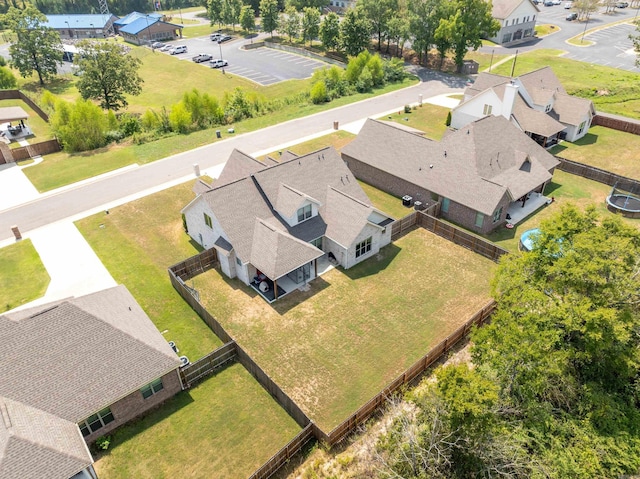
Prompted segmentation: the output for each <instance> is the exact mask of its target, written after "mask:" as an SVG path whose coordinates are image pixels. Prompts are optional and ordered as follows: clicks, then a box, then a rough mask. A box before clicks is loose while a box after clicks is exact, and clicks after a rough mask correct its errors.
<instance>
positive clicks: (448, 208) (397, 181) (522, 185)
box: [342, 116, 559, 233]
mask: <svg viewBox="0 0 640 479" xmlns="http://www.w3.org/2000/svg"><path fill="white" fill-rule="evenodd" d="M342 156H343V158H344V159H345V161H346V163H347V165H348V166H349V168H350V169H351V170H352V171H353V173H354V174H355V175H356V176H357V177H358V179H360V180H362V181H365V182H367V183H369V184H371V185H373V186H376V187H378V188H380V189H382V190H384V191H387V192H389V193H391V194H394V195H396V196H398V197H402V196H404V195H409V196H412V197H413V199H415V200H420V201H421V202H422V203H423V204H433V203H434V202H440V215H441V216H442V217H444V218H445V219H448V220H450V221H453V222H455V223H458V224H460V225H462V226H464V227H465V228H467V229H470V230H472V231H476V232H479V233H488V232H490V231H492V230H494V229H496V228H498V227H499V226H502V225H504V223H505V222H506V221H507V219H508V218H507V215H508V214H510V211H517V209H518V208H521V207H524V205H525V203H526V202H527V198H528V197H529V196H531V195H532V194H534V195H535V196H536V198H540V199H542V198H543V197H540V196H539V195H538V194H537V193H540V194H542V193H543V192H544V188H545V186H546V185H547V184H548V183H549V182H550V181H551V179H552V177H553V170H554V168H555V167H556V166H557V165H558V164H559V162H558V160H556V159H555V158H554V157H553V156H552V155H551V154H549V153H548V152H547V151H546V150H545V149H544V148H542V147H541V146H540V145H538V144H537V143H536V142H534V141H533V140H531V138H529V137H528V136H526V135H524V134H522V132H521V131H520V130H518V129H517V128H516V127H515V126H513V125H512V124H511V123H510V122H509V121H507V120H506V119H505V118H503V117H502V116H488V117H485V118H483V119H481V120H477V121H475V122H472V123H470V124H469V125H467V126H465V127H464V128H463V129H461V130H458V131H452V132H449V134H447V135H445V137H444V138H443V139H442V140H441V141H433V140H430V139H428V138H425V137H424V136H421V135H417V134H414V133H410V132H407V131H405V130H404V129H402V128H398V127H396V126H394V125H393V124H391V123H387V122H381V121H377V120H371V119H369V120H367V122H366V123H365V124H364V126H363V128H362V129H361V130H360V133H358V136H357V137H356V139H355V140H353V141H352V142H351V143H349V144H348V145H346V146H345V147H344V148H343V149H342Z"/></svg>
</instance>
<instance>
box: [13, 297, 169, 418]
mask: <svg viewBox="0 0 640 479" xmlns="http://www.w3.org/2000/svg"><path fill="white" fill-rule="evenodd" d="M0 344H2V345H3V350H2V353H0V355H2V358H3V361H2V364H3V367H2V368H0V396H4V397H6V398H9V399H13V400H15V401H20V402H23V403H25V404H28V405H30V406H33V407H35V408H37V409H41V410H42V411H46V412H49V413H51V414H55V415H57V416H60V417H61V418H63V419H66V420H69V421H72V422H78V421H81V420H83V419H85V418H86V417H88V416H89V415H91V414H93V413H95V412H96V411H99V410H100V409H102V408H104V407H106V406H108V405H110V404H112V403H113V402H115V401H117V400H118V399H120V398H123V397H124V396H127V395H128V394H130V393H131V392H133V391H135V390H136V389H139V388H141V387H142V386H144V385H145V384H147V383H149V382H151V381H153V380H154V379H156V378H159V377H160V376H162V375H164V374H166V373H168V372H169V371H171V370H172V369H176V368H177V367H178V366H179V365H180V360H179V359H178V357H177V356H176V355H175V353H174V352H173V350H172V349H171V347H170V346H169V345H168V343H167V341H166V340H165V339H164V338H163V337H162V335H161V334H160V333H159V332H158V330H157V329H156V327H155V326H154V325H153V323H152V322H151V320H150V319H149V318H148V316H147V315H146V314H145V312H144V311H143V310H142V308H140V306H139V305H138V303H137V302H136V301H135V299H134V298H133V296H131V293H129V291H128V290H127V289H126V288H125V287H124V286H116V287H114V288H110V289H107V290H104V291H100V292H98V293H94V294H90V295H87V296H83V297H80V298H74V299H69V300H65V301H62V302H59V303H56V304H52V305H49V306H47V307H43V308H40V309H39V311H37V312H35V311H34V310H30V311H26V312H25V311H23V312H20V313H17V314H5V315H3V316H0ZM27 378H28V379H27Z"/></svg>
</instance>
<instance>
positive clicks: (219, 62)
mask: <svg viewBox="0 0 640 479" xmlns="http://www.w3.org/2000/svg"><path fill="white" fill-rule="evenodd" d="M209 65H210V66H211V68H220V67H226V66H227V65H229V63H228V62H227V60H220V59H217V60H211V61H210V62H209Z"/></svg>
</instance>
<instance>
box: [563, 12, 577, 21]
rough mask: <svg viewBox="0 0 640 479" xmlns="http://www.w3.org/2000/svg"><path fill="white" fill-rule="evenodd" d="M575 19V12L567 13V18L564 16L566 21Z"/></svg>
mask: <svg viewBox="0 0 640 479" xmlns="http://www.w3.org/2000/svg"><path fill="white" fill-rule="evenodd" d="M577 19H578V14H577V13H575V12H573V13H570V14H569V15H567V18H565V20H566V21H567V22H572V21H573V20H577Z"/></svg>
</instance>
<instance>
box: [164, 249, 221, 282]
mask: <svg viewBox="0 0 640 479" xmlns="http://www.w3.org/2000/svg"><path fill="white" fill-rule="evenodd" d="M217 265H218V255H217V254H216V250H215V249H213V248H211V249H208V250H205V251H203V252H202V253H199V254H197V255H195V256H191V257H190V258H187V259H185V260H184V261H181V262H180V263H177V264H174V265H173V266H171V267H169V271H172V272H173V274H175V275H176V276H177V277H179V278H180V279H181V280H182V281H187V280H190V279H191V278H193V277H194V276H197V275H199V274H200V273H204V272H205V271H207V270H209V269H212V268H215V267H216V266H217Z"/></svg>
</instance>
